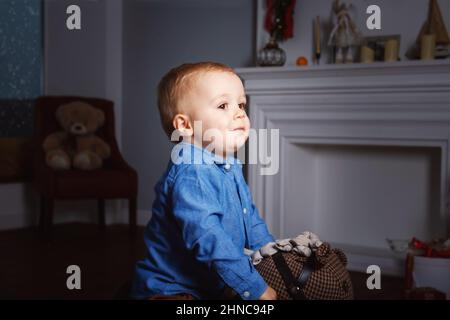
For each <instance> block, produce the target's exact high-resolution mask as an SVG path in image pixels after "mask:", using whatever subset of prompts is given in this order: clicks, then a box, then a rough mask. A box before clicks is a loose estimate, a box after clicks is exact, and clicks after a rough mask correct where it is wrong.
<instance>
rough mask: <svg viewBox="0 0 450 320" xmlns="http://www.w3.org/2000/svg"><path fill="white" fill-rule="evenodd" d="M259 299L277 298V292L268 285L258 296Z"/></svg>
mask: <svg viewBox="0 0 450 320" xmlns="http://www.w3.org/2000/svg"><path fill="white" fill-rule="evenodd" d="M259 300H277V292H276V291H275V290H273V289H272V288H271V287H268V288H267V289H266V291H264V293H263V294H262V295H261V297H259Z"/></svg>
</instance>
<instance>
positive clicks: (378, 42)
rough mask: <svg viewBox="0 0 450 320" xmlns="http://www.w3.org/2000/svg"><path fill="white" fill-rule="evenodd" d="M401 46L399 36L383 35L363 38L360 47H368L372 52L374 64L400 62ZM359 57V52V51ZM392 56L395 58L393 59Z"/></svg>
mask: <svg viewBox="0 0 450 320" xmlns="http://www.w3.org/2000/svg"><path fill="white" fill-rule="evenodd" d="M400 45H401V36H400V35H399V34H395V35H383V36H372V37H365V38H364V39H363V41H362V45H361V48H362V47H364V46H365V47H368V48H370V49H371V50H373V52H374V62H392V61H394V60H395V61H400V60H401V59H400V56H399V49H400ZM360 55H361V50H360ZM393 56H396V58H395V59H394V58H393Z"/></svg>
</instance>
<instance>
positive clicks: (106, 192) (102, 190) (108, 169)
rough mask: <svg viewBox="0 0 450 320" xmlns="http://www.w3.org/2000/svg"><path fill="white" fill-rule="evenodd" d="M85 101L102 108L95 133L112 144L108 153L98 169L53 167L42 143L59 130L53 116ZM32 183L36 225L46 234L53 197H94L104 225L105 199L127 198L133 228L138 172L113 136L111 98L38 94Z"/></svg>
mask: <svg viewBox="0 0 450 320" xmlns="http://www.w3.org/2000/svg"><path fill="white" fill-rule="evenodd" d="M77 100H78V101H84V102H86V103H89V104H91V105H92V106H94V107H96V108H99V109H101V110H103V111H104V112H105V118H106V120H105V124H104V126H103V127H101V128H100V129H99V131H98V132H96V134H97V135H98V136H99V137H101V138H102V139H104V140H105V141H106V142H107V143H108V144H109V145H110V147H111V156H110V158H108V159H106V160H105V162H104V165H103V167H102V168H101V169H96V170H91V171H83V170H78V169H70V170H64V171H56V170H53V169H51V168H50V167H48V166H47V164H46V163H45V156H44V151H43V149H42V143H43V141H44V139H45V137H46V136H47V135H48V134H50V133H52V132H55V131H58V130H61V129H60V126H59V124H58V123H57V121H56V118H55V112H56V109H57V108H58V107H59V106H60V105H62V104H66V103H68V102H71V101H77ZM34 148H35V150H34V160H33V161H34V164H33V184H34V186H35V188H36V189H37V191H38V192H39V194H40V200H41V206H40V216H39V226H40V228H41V230H42V231H43V232H44V233H45V234H47V235H49V234H50V232H51V227H52V222H53V211H54V201H55V200H56V199H97V200H98V214H99V216H98V221H99V226H100V228H101V229H104V227H105V199H113V198H126V199H128V201H129V222H130V232H131V234H135V231H136V198H137V189H138V176H137V173H136V171H135V170H134V169H133V168H131V167H130V166H129V165H128V164H127V162H126V161H125V160H124V159H123V157H122V155H121V153H120V151H119V148H118V145H117V141H116V138H115V131H114V109H113V103H112V102H111V101H107V100H103V99H95V98H82V97H66V96H64V97H53V96H47V97H40V98H38V99H37V102H36V108H35V135H34Z"/></svg>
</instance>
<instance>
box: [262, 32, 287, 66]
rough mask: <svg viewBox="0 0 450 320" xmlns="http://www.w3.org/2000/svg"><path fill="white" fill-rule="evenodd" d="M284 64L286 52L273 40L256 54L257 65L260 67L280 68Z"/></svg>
mask: <svg viewBox="0 0 450 320" xmlns="http://www.w3.org/2000/svg"><path fill="white" fill-rule="evenodd" d="M285 62H286V52H284V50H283V49H281V48H280V47H279V46H278V43H277V42H276V40H275V39H273V38H272V39H270V40H269V42H268V43H267V44H266V46H265V47H264V48H263V49H261V50H260V51H259V53H258V65H259V66H261V67H281V66H283V65H284V63H285Z"/></svg>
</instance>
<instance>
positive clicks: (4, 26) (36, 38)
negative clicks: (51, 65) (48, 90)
mask: <svg viewBox="0 0 450 320" xmlns="http://www.w3.org/2000/svg"><path fill="white" fill-rule="evenodd" d="M43 21H44V1H43V0H33V1H12V0H4V1H0V30H3V32H2V33H1V34H0V42H1V43H4V44H5V46H4V48H5V50H4V53H3V55H2V64H3V63H4V64H5V65H7V66H9V67H8V68H5V70H6V72H2V73H1V74H0V183H6V182H24V181H30V180H31V171H32V149H31V148H32V137H33V122H34V121H33V117H34V115H33V109H34V99H36V98H37V97H39V96H40V95H42V94H43V92H44V80H43V79H44V30H43V27H44V23H43Z"/></svg>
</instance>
